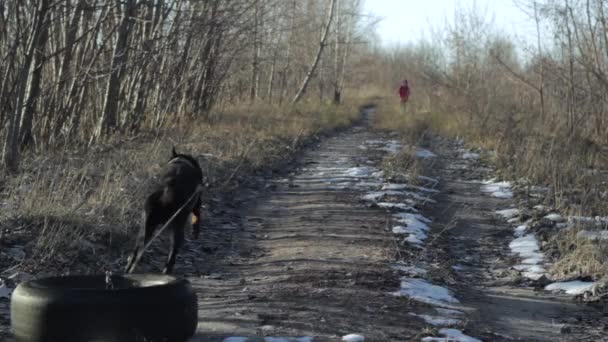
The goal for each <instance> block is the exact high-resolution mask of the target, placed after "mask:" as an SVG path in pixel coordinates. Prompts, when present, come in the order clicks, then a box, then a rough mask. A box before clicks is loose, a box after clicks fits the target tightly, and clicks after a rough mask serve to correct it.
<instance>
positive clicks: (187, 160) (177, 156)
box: [168, 146, 203, 183]
mask: <svg viewBox="0 0 608 342" xmlns="http://www.w3.org/2000/svg"><path fill="white" fill-rule="evenodd" d="M168 163H169V164H171V163H184V164H187V165H190V166H191V167H192V168H194V169H195V170H197V172H199V173H200V175H201V183H202V181H203V169H202V168H201V165H200V164H199V163H198V160H196V158H194V157H193V156H191V155H189V154H184V153H177V152H176V151H175V146H173V148H172V149H171V158H169V162H168Z"/></svg>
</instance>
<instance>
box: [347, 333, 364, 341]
mask: <svg viewBox="0 0 608 342" xmlns="http://www.w3.org/2000/svg"><path fill="white" fill-rule="evenodd" d="M342 341H344V342H364V341H365V336H363V335H359V334H348V335H344V336H342Z"/></svg>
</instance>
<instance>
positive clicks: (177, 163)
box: [126, 148, 203, 274]
mask: <svg viewBox="0 0 608 342" xmlns="http://www.w3.org/2000/svg"><path fill="white" fill-rule="evenodd" d="M202 183H203V170H202V169H201V167H200V165H199V163H198V161H197V160H196V159H194V158H193V157H192V156H190V155H187V154H178V153H176V152H175V148H173V150H172V151H171V159H169V162H168V164H167V167H166V170H165V172H164V173H163V175H162V177H161V180H160V183H159V184H158V185H157V186H156V187H155V189H154V191H153V192H152V194H150V195H149V196H148V198H146V202H145V206H144V225H143V227H142V229H141V230H140V232H139V235H138V237H137V242H136V245H135V250H134V251H133V254H132V255H131V258H130V259H129V263H128V265H127V269H126V271H127V273H131V272H132V271H133V269H134V268H135V266H136V264H137V259H138V258H139V256H138V254H139V253H140V251H143V248H144V246H145V245H146V244H147V243H148V241H149V240H150V238H152V235H153V233H154V231H155V230H156V229H157V228H158V227H159V226H160V225H164V224H166V223H167V221H169V219H170V218H171V217H172V216H173V215H174V214H175V213H176V212H177V211H178V210H179V209H180V208H182V206H183V208H182V210H181V211H180V212H179V214H177V215H176V216H175V217H174V219H173V221H172V222H171V223H170V226H168V227H167V228H170V229H172V230H173V238H172V246H171V251H170V252H169V256H168V258H167V264H166V265H165V269H164V270H163V273H165V274H168V273H171V272H172V271H173V265H175V257H176V255H177V252H178V250H179V248H180V247H181V246H182V244H183V242H184V230H185V229H186V227H187V226H188V224H190V223H192V235H193V237H194V238H195V239H196V238H198V235H199V232H200V209H201V194H200V191H199V189H200V188H199V187H200V186H202ZM197 191H199V192H197ZM190 214H193V215H194V219H193V222H188V221H189V220H190V219H191V216H190Z"/></svg>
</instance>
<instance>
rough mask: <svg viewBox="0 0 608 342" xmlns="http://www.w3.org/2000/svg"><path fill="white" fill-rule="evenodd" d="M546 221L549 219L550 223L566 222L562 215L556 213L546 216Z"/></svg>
mask: <svg viewBox="0 0 608 342" xmlns="http://www.w3.org/2000/svg"><path fill="white" fill-rule="evenodd" d="M545 219H547V220H549V221H553V222H562V221H564V218H563V217H562V215H560V214H556V213H551V214H549V215H547V216H545Z"/></svg>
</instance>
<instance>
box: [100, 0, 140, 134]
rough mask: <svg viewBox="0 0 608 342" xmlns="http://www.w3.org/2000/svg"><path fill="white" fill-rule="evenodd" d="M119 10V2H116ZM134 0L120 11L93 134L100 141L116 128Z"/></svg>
mask: <svg viewBox="0 0 608 342" xmlns="http://www.w3.org/2000/svg"><path fill="white" fill-rule="evenodd" d="M116 4H117V6H119V8H120V0H116ZM134 4H135V0H126V3H125V4H124V6H123V10H122V19H121V21H120V25H119V28H118V39H117V40H116V45H115V46H114V53H113V57H112V65H111V70H110V79H109V80H108V84H107V87H106V92H105V96H104V105H103V112H102V114H101V119H100V121H99V124H98V126H97V130H96V132H95V138H96V139H100V138H102V137H103V136H105V135H107V134H109V133H111V132H112V131H113V130H114V129H115V128H116V114H117V111H118V100H119V99H118V95H119V94H120V86H121V83H122V78H123V74H124V70H125V63H126V62H127V58H128V51H129V50H128V42H129V33H130V31H131V26H132V24H131V23H132V19H131V16H132V15H133V10H134V8H135V5H134Z"/></svg>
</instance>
